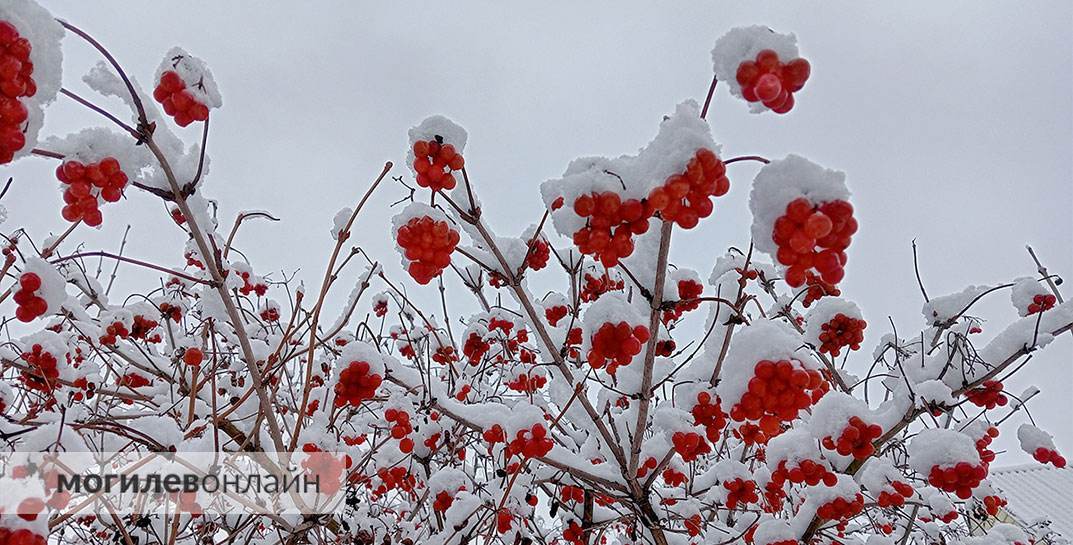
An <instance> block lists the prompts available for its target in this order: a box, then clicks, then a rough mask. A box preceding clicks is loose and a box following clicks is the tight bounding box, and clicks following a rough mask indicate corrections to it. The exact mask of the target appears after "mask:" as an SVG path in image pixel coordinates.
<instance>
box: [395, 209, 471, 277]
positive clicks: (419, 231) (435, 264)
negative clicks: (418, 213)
mask: <svg viewBox="0 0 1073 545" xmlns="http://www.w3.org/2000/svg"><path fill="white" fill-rule="evenodd" d="M458 240H459V237H458V231H455V230H454V229H451V226H450V225H448V224H447V222H445V221H436V220H434V219H432V218H430V217H428V216H424V217H419V218H413V219H411V220H410V221H409V222H407V223H406V225H403V226H402V227H400V228H399V232H398V238H397V241H398V243H399V246H400V247H402V249H403V251H404V252H405V254H406V259H407V260H408V261H409V262H410V265H409V267H408V268H407V270H408V271H409V273H410V276H412V277H413V279H414V280H416V281H417V283H419V284H428V283H429V282H431V281H432V279H433V278H435V277H437V276H439V275H440V273H441V272H443V270H444V269H446V268H447V266H448V265H450V264H451V252H453V251H454V250H455V246H457V245H458Z"/></svg>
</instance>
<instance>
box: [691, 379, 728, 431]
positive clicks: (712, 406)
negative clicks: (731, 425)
mask: <svg viewBox="0 0 1073 545" xmlns="http://www.w3.org/2000/svg"><path fill="white" fill-rule="evenodd" d="M690 412H691V413H692V414H693V424H695V425H697V426H704V435H706V436H707V437H708V441H711V442H712V443H714V442H716V441H718V440H719V434H720V433H721V432H722V431H723V427H724V426H726V423H727V419H726V414H724V413H723V407H722V406H721V405H720V403H719V398H714V399H713V398H712V394H710V393H708V392H704V391H702V392H699V393H698V394H697V404H696V405H694V406H693V409H692V410H691V411H690Z"/></svg>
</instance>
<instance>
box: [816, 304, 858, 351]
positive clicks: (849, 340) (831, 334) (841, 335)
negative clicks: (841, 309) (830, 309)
mask: <svg viewBox="0 0 1073 545" xmlns="http://www.w3.org/2000/svg"><path fill="white" fill-rule="evenodd" d="M866 327H868V323H867V322H865V321H864V320H861V319H858V318H853V317H850V316H846V315H845V314H842V313H838V314H835V316H834V317H833V318H831V320H830V321H828V322H827V323H825V324H823V325H821V326H820V328H821V329H822V330H823V331H822V332H820V342H821V343H822V344H821V345H820V352H827V353H828V354H831V355H832V356H835V357H838V354H839V353H840V352H841V351H842V349H843V348H845V347H847V346H848V347H849V348H850V350H860V348H861V343H862V342H864V328H866Z"/></svg>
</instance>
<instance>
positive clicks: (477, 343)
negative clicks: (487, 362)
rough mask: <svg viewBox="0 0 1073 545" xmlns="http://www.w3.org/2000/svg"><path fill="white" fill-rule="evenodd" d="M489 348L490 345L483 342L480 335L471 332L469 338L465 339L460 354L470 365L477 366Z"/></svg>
mask: <svg viewBox="0 0 1073 545" xmlns="http://www.w3.org/2000/svg"><path fill="white" fill-rule="evenodd" d="M491 348H492V345H491V343H489V342H488V341H486V340H484V337H483V336H481V334H480V333H477V332H476V331H473V332H471V333H470V334H469V337H466V342H465V343H464V344H463V345H462V354H463V355H465V356H466V359H467V360H469V363H470V365H477V364H478V363H480V362H481V358H483V357H484V355H485V354H486V353H488V350H489V349H491Z"/></svg>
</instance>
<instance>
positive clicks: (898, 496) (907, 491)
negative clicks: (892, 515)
mask: <svg viewBox="0 0 1073 545" xmlns="http://www.w3.org/2000/svg"><path fill="white" fill-rule="evenodd" d="M890 485H891V487H893V488H894V493H891V492H887V491H886V490H883V491H882V492H880V493H879V497H878V498H876V503H877V504H879V506H880V507H883V508H886V507H901V506H902V505H905V500H907V499H909V498H911V497H913V493H914V491H913V487H912V486H910V485H909V483H903V482H902V481H893V482H891V483H890Z"/></svg>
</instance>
